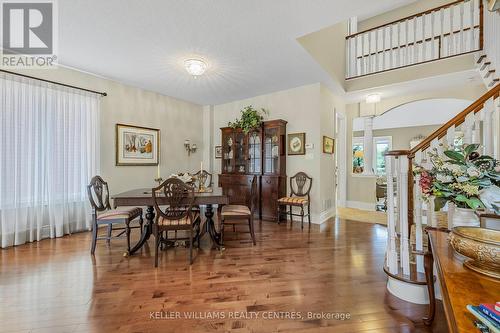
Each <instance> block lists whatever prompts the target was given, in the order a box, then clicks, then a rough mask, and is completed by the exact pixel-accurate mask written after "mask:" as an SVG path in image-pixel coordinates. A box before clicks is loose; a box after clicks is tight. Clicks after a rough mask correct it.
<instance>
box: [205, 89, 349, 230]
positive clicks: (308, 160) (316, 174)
mask: <svg viewBox="0 0 500 333" xmlns="http://www.w3.org/2000/svg"><path fill="white" fill-rule="evenodd" d="M335 103H337V105H338V107H339V108H342V107H343V103H342V101H341V100H338V99H335V97H334V96H333V95H332V94H331V93H330V92H329V91H328V89H326V88H324V87H323V86H322V85H321V84H319V83H318V84H312V85H307V86H302V87H298V88H294V89H290V90H284V91H279V92H275V93H271V94H267V95H261V96H256V97H253V98H248V99H244V100H239V101H234V102H230V103H226V104H221V105H215V106H214V110H213V124H214V125H213V131H214V132H213V138H214V142H213V145H214V146H216V145H220V144H221V132H220V128H221V127H225V126H227V123H228V122H229V121H232V120H234V119H235V118H237V117H239V112H240V110H241V109H242V108H243V107H245V106H247V105H253V106H254V107H256V108H261V107H263V108H266V109H268V110H269V111H270V115H269V117H268V119H284V120H286V121H288V124H287V133H297V132H305V133H306V143H308V144H309V143H312V144H314V148H312V149H307V150H306V155H303V156H287V176H289V177H290V176H292V175H294V174H295V173H297V172H299V171H304V172H306V173H307V174H309V175H310V176H311V177H313V179H314V183H313V188H312V191H311V196H312V199H311V201H312V207H311V209H312V213H313V218H312V219H313V222H315V223H318V222H320V221H322V220H323V219H324V218H326V215H327V212H326V211H327V210H328V209H324V201H325V199H328V198H333V187H334V186H333V184H334V182H335V181H334V173H333V167H332V166H333V157H332V156H331V155H325V154H323V152H322V137H323V135H327V136H330V137H333V136H334V132H333V119H334V114H333V109H334V104H335ZM322 122H324V123H325V124H323V125H322ZM327 123H328V124H327ZM212 149H213V147H212ZM213 165H214V172H215V173H217V174H218V173H220V171H221V160H220V159H215V160H213ZM322 167H323V169H324V170H329V169H331V172H328V171H325V172H324V173H323V174H322ZM215 181H217V180H215ZM323 184H326V185H323ZM287 192H289V191H287ZM332 201H333V200H332Z"/></svg>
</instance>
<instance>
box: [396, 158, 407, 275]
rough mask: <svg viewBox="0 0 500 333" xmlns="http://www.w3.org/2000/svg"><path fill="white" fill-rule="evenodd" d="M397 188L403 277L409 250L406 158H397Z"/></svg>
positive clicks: (405, 271)
mask: <svg viewBox="0 0 500 333" xmlns="http://www.w3.org/2000/svg"><path fill="white" fill-rule="evenodd" d="M399 174H400V182H401V185H400V186H399V188H400V190H401V192H400V193H398V197H399V225H400V226H399V230H400V232H401V238H400V258H401V267H402V268H403V274H404V275H410V248H409V244H410V241H409V230H408V156H406V155H403V156H399Z"/></svg>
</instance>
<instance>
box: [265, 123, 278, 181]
mask: <svg viewBox="0 0 500 333" xmlns="http://www.w3.org/2000/svg"><path fill="white" fill-rule="evenodd" d="M279 154H280V153H279V132H278V128H266V129H264V173H278V171H279V169H278V168H279V164H278V163H279Z"/></svg>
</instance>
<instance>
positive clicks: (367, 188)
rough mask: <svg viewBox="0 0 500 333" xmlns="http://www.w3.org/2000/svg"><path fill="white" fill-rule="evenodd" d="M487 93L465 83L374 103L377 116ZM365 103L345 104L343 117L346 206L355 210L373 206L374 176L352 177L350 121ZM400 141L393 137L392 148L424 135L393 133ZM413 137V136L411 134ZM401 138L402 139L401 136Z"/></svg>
mask: <svg viewBox="0 0 500 333" xmlns="http://www.w3.org/2000/svg"><path fill="white" fill-rule="evenodd" d="M485 92H486V90H485V88H484V86H483V85H482V84H480V85H476V84H473V85H472V84H467V83H465V84H464V85H463V86H462V87H459V88H453V89H443V90H434V91H430V92H423V93H418V94H412V95H403V96H398V97H394V98H389V99H383V100H382V101H381V102H380V103H378V104H377V113H378V114H382V113H384V112H387V111H388V110H391V109H393V108H395V107H397V106H399V105H402V104H406V103H410V102H414V101H418V100H424V99H434V98H459V99H468V100H470V101H475V100H476V99H477V98H479V97H480V96H481V95H483V94H484V93H485ZM364 107H365V104H364V103H354V104H348V105H346V118H347V121H346V123H347V151H348V156H347V158H346V163H347V165H346V168H347V201H348V202H347V205H351V206H356V207H357V208H366V209H368V207H374V204H375V181H376V178H375V177H365V176H360V175H353V174H352V156H351V153H350V152H351V147H352V136H353V131H352V123H353V119H354V118H357V117H360V116H361V115H362V114H363V113H362V111H363V108H364ZM390 131H394V130H376V131H375V135H376V136H378V135H390V134H386V133H389V132H390ZM400 131H401V134H396V135H398V136H399V135H401V138H402V139H401V140H405V141H404V142H399V141H398V140H395V139H394V138H393V149H408V148H409V147H408V144H409V140H408V138H412V137H415V136H416V135H418V134H423V135H426V134H425V133H418V132H419V131H418V130H417V128H416V127H415V128H405V129H398V130H397V131H395V132H400ZM404 132H406V134H403V133H404ZM413 134H415V135H413ZM403 135H404V137H403Z"/></svg>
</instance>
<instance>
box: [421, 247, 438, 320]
mask: <svg viewBox="0 0 500 333" xmlns="http://www.w3.org/2000/svg"><path fill="white" fill-rule="evenodd" d="M424 268H425V280H426V281H427V292H428V293H429V314H428V315H427V316H426V317H424V318H423V320H424V324H425V325H431V324H432V322H433V321H434V316H435V314H436V296H435V294H434V273H433V270H434V258H433V257H432V249H431V244H430V242H429V246H428V250H427V252H426V253H425V256H424Z"/></svg>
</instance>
